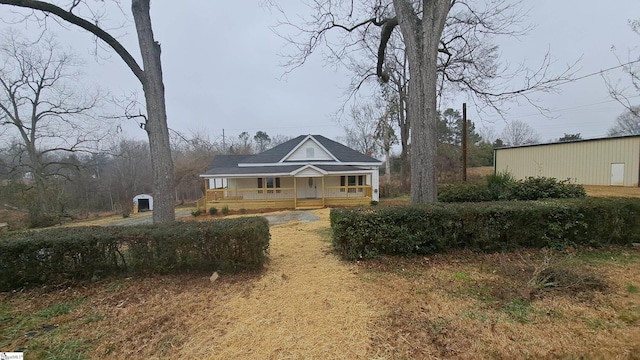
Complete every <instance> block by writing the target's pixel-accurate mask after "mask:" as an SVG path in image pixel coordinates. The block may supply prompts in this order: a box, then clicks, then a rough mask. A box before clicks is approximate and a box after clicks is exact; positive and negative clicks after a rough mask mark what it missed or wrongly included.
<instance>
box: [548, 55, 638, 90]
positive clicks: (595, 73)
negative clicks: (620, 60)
mask: <svg viewBox="0 0 640 360" xmlns="http://www.w3.org/2000/svg"><path fill="white" fill-rule="evenodd" d="M637 62H640V59H638V60H633V61H629V62H627V63H624V64H620V65H616V66H612V67H610V68H607V69H604V70H600V71H596V72H592V73H590V74H587V75H583V76H580V77H577V78H574V79H568V80H566V81H564V82H560V83H559V84H558V85H564V84H567V83H570V82H574V81H578V80H582V79H586V78H588V77H592V76H596V75H601V74H604V73H606V72H609V71H611V70H615V69H619V68H621V67H625V66H628V65H631V64H635V63H637Z"/></svg>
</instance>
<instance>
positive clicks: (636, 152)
mask: <svg viewBox="0 0 640 360" xmlns="http://www.w3.org/2000/svg"><path fill="white" fill-rule="evenodd" d="M494 170H495V172H496V173H500V172H509V173H511V175H513V176H514V177H515V178H516V179H524V178H526V177H529V176H534V177H535V176H545V177H552V178H556V179H558V180H566V179H570V180H571V181H572V182H575V183H577V184H583V185H614V186H632V187H638V178H639V177H640V135H631V136H620V137H611V138H600V139H588V140H574V141H568V142H558V143H550V144H533V145H523V146H510V147H503V148H497V149H495V150H494Z"/></svg>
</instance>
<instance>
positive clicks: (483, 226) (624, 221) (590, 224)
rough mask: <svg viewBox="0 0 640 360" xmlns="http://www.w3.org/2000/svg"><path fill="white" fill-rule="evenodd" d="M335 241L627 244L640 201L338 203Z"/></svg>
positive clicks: (380, 248)
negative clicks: (340, 205)
mask: <svg viewBox="0 0 640 360" xmlns="http://www.w3.org/2000/svg"><path fill="white" fill-rule="evenodd" d="M330 219H331V227H332V229H333V244H334V247H335V248H336V250H337V251H338V252H339V253H340V254H341V255H342V256H343V257H344V258H345V259H349V260H355V259H360V258H371V257H375V256H377V255H378V254H393V255H409V254H426V253H433V252H440V251H444V250H448V249H453V248H470V249H474V250H479V251H500V250H512V249H516V248H523V247H525V248H526V247H534V248H542V247H549V248H557V249H563V248H566V247H568V246H578V245H587V246H602V245H609V244H619V245H626V244H630V243H632V242H638V241H640V200H638V199H590V198H587V199H574V200H553V201H549V200H548V201H544V202H543V201H536V202H494V203H487V204H486V205H483V206H477V205H475V204H434V205H429V206H407V207H382V208H370V207H369V208H366V209H332V210H331V215H330Z"/></svg>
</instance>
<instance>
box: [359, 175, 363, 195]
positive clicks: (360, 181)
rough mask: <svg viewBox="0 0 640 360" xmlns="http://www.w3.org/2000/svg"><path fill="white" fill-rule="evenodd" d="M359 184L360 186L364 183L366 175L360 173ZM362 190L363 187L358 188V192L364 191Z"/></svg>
mask: <svg viewBox="0 0 640 360" xmlns="http://www.w3.org/2000/svg"><path fill="white" fill-rule="evenodd" d="M358 185H359V186H363V185H364V175H358ZM362 191H364V189H363V188H358V192H362Z"/></svg>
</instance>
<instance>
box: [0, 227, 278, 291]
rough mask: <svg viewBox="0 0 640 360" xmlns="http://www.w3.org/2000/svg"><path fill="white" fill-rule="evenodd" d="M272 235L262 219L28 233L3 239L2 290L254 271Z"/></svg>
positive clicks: (0, 245) (0, 244)
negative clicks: (133, 276)
mask: <svg viewBox="0 0 640 360" xmlns="http://www.w3.org/2000/svg"><path fill="white" fill-rule="evenodd" d="M269 238H270V234H269V224H268V221H267V220H266V219H265V218H262V217H248V218H238V219H224V220H218V221H207V222H195V221H190V222H173V223H169V224H159V225H140V226H124V227H97V226H96V227H75V228H56V229H46V230H41V231H31V232H24V233H20V234H15V235H13V236H10V237H3V238H2V239H0V291H6V290H10V289H15V288H18V287H23V286H32V285H36V284H42V283H51V282H62V281H77V280H89V279H95V278H96V277H98V278H102V277H105V276H108V275H112V274H127V275H129V274H146V273H169V272H176V271H181V270H192V269H193V270H240V269H255V268H259V267H260V266H261V265H262V264H263V262H264V260H265V258H266V254H267V253H268V250H269Z"/></svg>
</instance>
